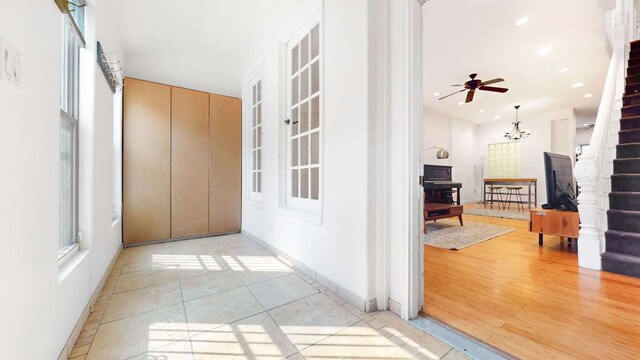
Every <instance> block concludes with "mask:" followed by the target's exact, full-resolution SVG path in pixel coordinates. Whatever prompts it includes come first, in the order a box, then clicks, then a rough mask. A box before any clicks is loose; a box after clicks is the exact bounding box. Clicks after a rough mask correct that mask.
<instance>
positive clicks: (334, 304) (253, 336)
mask: <svg viewBox="0 0 640 360" xmlns="http://www.w3.org/2000/svg"><path fill="white" fill-rule="evenodd" d="M285 358H286V359H305V358H306V359H327V358H332V359H336V358H338V359H345V358H346V359H360V358H376V359H413V358H419V359H446V360H455V359H465V358H466V357H465V356H464V355H463V354H462V353H460V352H458V351H456V350H454V349H452V348H451V347H450V346H448V345H446V344H445V343H443V342H441V341H439V340H437V339H436V338H434V337H432V336H430V335H428V334H426V333H424V332H422V331H420V330H419V329H418V328H415V327H414V326H412V325H411V324H408V323H406V322H403V321H401V320H400V319H399V318H398V317H397V316H396V315H395V314H393V313H390V312H388V311H385V312H377V313H373V314H366V313H364V312H362V311H361V310H359V309H357V308H356V307H355V306H353V305H352V304H350V303H348V302H346V301H345V300H344V299H342V298H340V297H339V296H337V295H336V293H334V292H333V291H331V290H329V289H327V288H326V287H325V286H323V285H322V284H320V283H318V282H315V281H314V280H313V279H311V278H310V277H309V276H307V275H306V274H304V273H302V272H300V271H298V270H296V269H294V268H293V267H291V266H290V264H288V263H287V261H286V260H284V259H282V258H279V257H278V256H275V255H274V254H273V253H271V252H269V251H268V250H266V249H265V248H263V247H262V246H260V245H259V244H257V243H255V242H253V241H252V240H250V239H248V238H247V237H245V236H242V235H240V234H238V235H229V236H222V237H212V238H205V239H195V240H187V241H180V242H173V243H165V244H155V245H146V246H140V247H134V248H128V249H125V250H124V251H123V252H122V253H121V254H120V257H119V258H118V260H117V262H116V265H115V267H114V269H113V271H112V273H111V274H110V277H109V279H108V280H107V283H106V285H105V287H104V289H103V291H102V293H101V294H100V296H99V299H98V301H97V302H96V304H95V306H94V310H93V312H92V313H91V315H90V316H89V318H88V320H87V322H86V324H85V326H84V329H83V330H82V333H81V334H80V337H79V338H78V341H77V342H76V344H75V346H74V348H73V350H72V352H71V354H70V357H69V359H72V360H88V359H114V360H121V359H123V360H124V359H136V360H140V359H146V360H152V359H153V360H182V359H189V360H200V359H285Z"/></svg>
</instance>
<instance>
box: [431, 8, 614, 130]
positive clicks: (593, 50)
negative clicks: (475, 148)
mask: <svg viewBox="0 0 640 360" xmlns="http://www.w3.org/2000/svg"><path fill="white" fill-rule="evenodd" d="M605 7H607V5H605V4H604V3H603V1H602V0H560V1H559V0H529V1H526V0H431V1H429V2H427V3H426V5H425V6H424V8H423V13H424V89H425V107H426V108H429V109H432V110H435V111H438V112H440V113H443V114H447V115H450V116H455V117H459V118H463V119H466V120H469V121H472V122H475V123H487V122H492V121H497V120H496V119H495V116H500V117H501V118H500V120H505V119H511V118H513V117H514V114H515V111H514V109H513V106H514V105H518V104H519V105H522V107H521V109H520V115H521V116H527V115H532V114H539V113H544V112H549V111H554V110H560V109H567V108H575V109H576V110H577V111H578V112H581V113H588V114H592V113H594V112H595V111H596V110H597V108H598V104H599V101H600V97H601V94H602V88H603V86H604V81H605V78H606V73H607V67H608V64H609V54H608V51H607V50H606V45H605V44H606V41H605V37H604V30H603V19H604V13H603V8H605ZM522 17H528V18H529V21H528V23H526V24H525V25H523V26H516V25H515V22H516V20H518V19H519V18H522ZM543 47H547V48H548V49H549V52H548V54H546V55H541V54H540V49H541V48H543ZM565 67H566V68H569V71H567V72H566V73H562V74H559V73H558V70H559V69H562V68H565ZM470 73H478V79H482V80H490V79H493V78H497V77H501V78H504V79H505V80H506V81H504V82H502V83H499V84H495V85H493V86H501V87H507V88H509V91H508V92H507V93H504V94H499V93H491V92H486V91H477V92H476V95H475V99H474V101H473V102H472V103H470V104H465V105H458V102H460V101H464V97H465V94H466V93H461V94H458V95H455V96H452V97H450V98H447V99H444V100H440V101H438V100H437V97H435V96H434V93H436V92H440V93H442V96H444V95H446V94H449V93H451V92H453V91H455V90H456V88H453V87H451V86H450V85H451V84H462V83H464V82H465V81H467V80H469V78H468V75H469V74H470ZM577 82H581V83H583V84H584V86H583V87H581V88H573V84H575V83H577ZM458 89H459V88H458ZM587 93H591V94H593V96H592V97H591V98H585V97H584V95H585V94H587ZM480 110H484V112H483V113H480Z"/></svg>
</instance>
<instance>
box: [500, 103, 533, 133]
mask: <svg viewBox="0 0 640 360" xmlns="http://www.w3.org/2000/svg"><path fill="white" fill-rule="evenodd" d="M514 108H515V109H516V121H514V122H513V129H512V130H511V131H507V132H505V133H504V137H505V139H508V140H513V141H518V140H520V139H524V138H526V137H529V135H531V130H529V129H522V130H521V129H520V120H518V109H520V105H516V106H514Z"/></svg>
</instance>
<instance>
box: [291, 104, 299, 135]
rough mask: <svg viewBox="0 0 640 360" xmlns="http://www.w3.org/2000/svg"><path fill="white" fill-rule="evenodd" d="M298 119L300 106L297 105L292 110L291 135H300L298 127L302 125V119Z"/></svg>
mask: <svg viewBox="0 0 640 360" xmlns="http://www.w3.org/2000/svg"><path fill="white" fill-rule="evenodd" d="M298 120H299V119H298V108H297V107H295V108H293V110H291V136H297V135H298V128H299V126H300V121H298Z"/></svg>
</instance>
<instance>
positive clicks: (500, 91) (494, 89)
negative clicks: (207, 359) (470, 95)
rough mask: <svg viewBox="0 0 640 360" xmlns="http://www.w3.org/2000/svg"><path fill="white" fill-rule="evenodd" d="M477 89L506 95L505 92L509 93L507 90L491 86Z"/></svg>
mask: <svg viewBox="0 0 640 360" xmlns="http://www.w3.org/2000/svg"><path fill="white" fill-rule="evenodd" d="M478 89H480V90H484V91H493V92H499V93H506V92H507V91H509V89H507V88H501V87H493V86H480V87H479V88H478Z"/></svg>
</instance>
